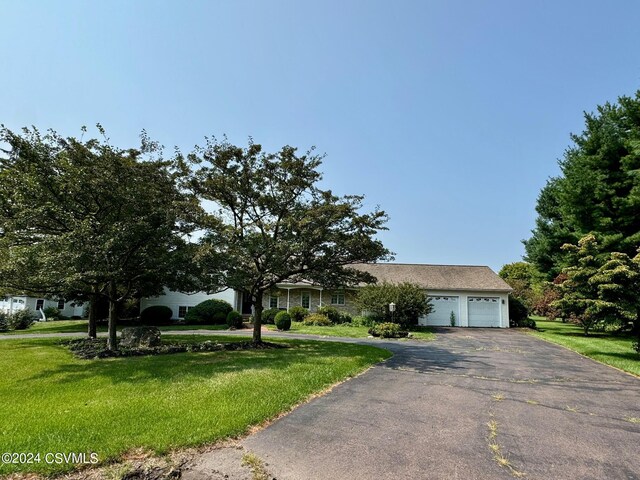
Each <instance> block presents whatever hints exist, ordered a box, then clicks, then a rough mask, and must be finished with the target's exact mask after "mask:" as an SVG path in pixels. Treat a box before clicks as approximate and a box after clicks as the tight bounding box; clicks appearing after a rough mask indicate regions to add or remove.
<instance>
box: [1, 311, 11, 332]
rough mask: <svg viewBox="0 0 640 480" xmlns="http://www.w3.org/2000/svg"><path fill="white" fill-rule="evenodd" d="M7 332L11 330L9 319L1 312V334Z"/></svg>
mask: <svg viewBox="0 0 640 480" xmlns="http://www.w3.org/2000/svg"><path fill="white" fill-rule="evenodd" d="M7 330H9V319H8V318H7V314H6V313H4V312H0V332H6V331H7Z"/></svg>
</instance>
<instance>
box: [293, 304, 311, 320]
mask: <svg viewBox="0 0 640 480" xmlns="http://www.w3.org/2000/svg"><path fill="white" fill-rule="evenodd" d="M289 315H291V320H292V321H294V322H301V321H302V320H304V319H305V317H306V316H307V315H309V310H307V309H306V308H304V307H301V306H299V305H297V306H295V307H291V308H290V309H289Z"/></svg>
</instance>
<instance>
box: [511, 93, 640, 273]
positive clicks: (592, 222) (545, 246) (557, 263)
mask: <svg viewBox="0 0 640 480" xmlns="http://www.w3.org/2000/svg"><path fill="white" fill-rule="evenodd" d="M571 139H572V140H573V145H572V146H571V147H570V148H568V149H567V150H566V152H565V154H564V158H563V159H562V160H560V162H559V163H560V168H561V170H562V174H561V175H560V176H559V177H556V178H552V179H551V180H549V182H548V183H547V185H546V186H545V187H544V188H543V190H542V191H541V193H540V196H539V197H538V203H537V207H536V210H537V212H538V218H537V220H536V227H535V229H534V230H533V232H532V233H533V235H532V237H531V238H530V239H529V240H526V241H525V242H524V243H525V249H526V254H527V259H528V260H529V261H530V262H532V263H533V264H534V265H535V266H536V267H537V269H538V270H539V271H540V272H544V273H545V274H546V275H547V278H548V280H552V279H553V278H555V277H556V276H557V275H558V274H559V273H560V272H561V271H562V269H563V268H564V267H567V266H569V265H570V262H571V258H570V255H569V254H568V252H566V251H564V250H562V249H561V247H562V245H564V244H566V243H570V244H576V243H577V242H578V240H579V239H580V238H582V237H584V236H585V235H587V234H589V233H594V234H596V235H597V236H598V238H599V239H600V242H601V247H602V250H601V252H600V253H601V255H603V256H605V257H606V254H608V253H611V252H620V253H624V254H627V255H629V256H633V255H635V253H636V248H637V247H638V245H640V217H639V216H638V215H637V212H638V211H639V210H640V91H638V92H636V94H635V96H633V97H625V96H623V97H620V98H619V99H618V102H617V103H616V104H609V103H607V104H605V105H603V106H599V107H598V108H597V112H595V113H588V114H585V129H584V131H583V132H582V133H581V134H579V135H572V136H571Z"/></svg>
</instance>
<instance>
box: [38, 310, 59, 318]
mask: <svg viewBox="0 0 640 480" xmlns="http://www.w3.org/2000/svg"><path fill="white" fill-rule="evenodd" d="M42 313H44V316H45V317H47V320H58V319H59V318H60V310H58V309H57V308H56V307H47V308H45V309H44V310H43V311H42Z"/></svg>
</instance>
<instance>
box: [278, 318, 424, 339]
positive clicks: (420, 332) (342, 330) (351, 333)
mask: <svg viewBox="0 0 640 480" xmlns="http://www.w3.org/2000/svg"><path fill="white" fill-rule="evenodd" d="M267 328H268V329H269V330H274V331H275V330H277V329H276V327H275V325H268V326H267ZM289 331H290V332H291V333H306V334H308V335H324V336H328V337H348V338H367V337H368V336H369V327H354V326H351V325H350V324H348V323H344V324H341V325H333V326H331V327H314V326H307V325H305V324H303V323H302V322H292V323H291V330H289ZM411 336H412V338H414V339H417V340H433V339H434V338H435V335H434V333H433V330H432V329H430V328H429V327H414V328H413V329H412V330H411Z"/></svg>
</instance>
